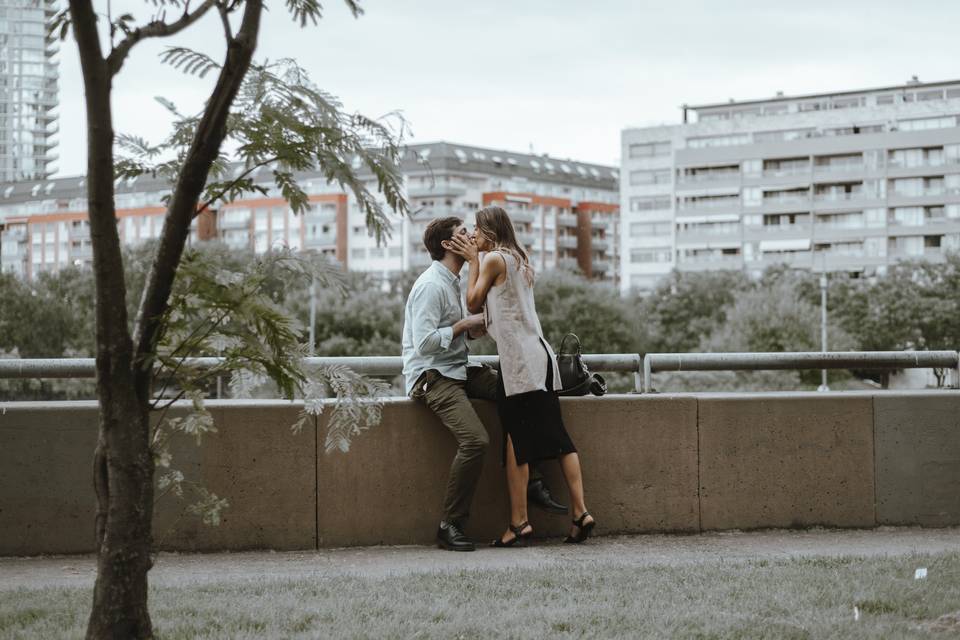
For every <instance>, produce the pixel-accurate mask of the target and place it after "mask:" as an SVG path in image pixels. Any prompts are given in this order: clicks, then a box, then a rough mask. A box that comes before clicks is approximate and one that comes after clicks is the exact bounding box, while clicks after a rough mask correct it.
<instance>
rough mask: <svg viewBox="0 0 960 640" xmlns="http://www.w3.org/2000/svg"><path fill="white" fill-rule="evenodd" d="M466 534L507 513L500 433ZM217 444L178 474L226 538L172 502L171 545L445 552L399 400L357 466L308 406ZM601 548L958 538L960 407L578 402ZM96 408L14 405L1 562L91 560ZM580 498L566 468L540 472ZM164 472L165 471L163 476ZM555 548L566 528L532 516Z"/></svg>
mask: <svg viewBox="0 0 960 640" xmlns="http://www.w3.org/2000/svg"><path fill="white" fill-rule="evenodd" d="M475 406H476V407H477V410H478V412H479V413H480V416H481V418H482V419H483V420H484V422H485V424H487V425H488V430H489V432H490V434H491V449H490V451H489V453H488V456H487V461H486V466H485V468H484V471H483V476H482V478H481V485H480V488H479V490H478V492H477V496H476V499H475V500H474V507H473V514H472V518H471V523H470V526H469V528H468V530H469V532H470V533H471V534H472V535H473V536H475V537H476V538H477V539H479V540H484V539H487V538H493V537H494V536H495V535H496V534H497V533H499V532H500V531H501V530H502V528H503V525H504V524H505V522H506V518H507V502H506V489H505V482H504V479H503V472H502V469H501V467H500V428H499V425H498V423H497V419H496V412H495V411H494V408H493V405H492V404H491V403H487V402H482V401H478V402H476V403H475ZM210 407H211V409H212V412H213V415H214V418H215V421H216V424H217V426H218V433H216V434H212V435H210V436H209V437H206V438H205V440H204V443H203V446H201V447H199V448H198V447H197V446H196V445H195V443H194V441H193V440H192V439H187V438H181V439H180V440H179V441H177V442H175V443H174V445H173V451H174V466H175V467H177V468H179V469H181V470H182V471H183V472H184V474H185V475H186V476H187V478H188V479H191V480H198V481H200V482H201V483H202V484H203V485H204V486H206V487H207V488H208V489H209V490H211V491H213V492H214V493H216V494H218V495H219V496H221V497H225V498H227V499H228V500H229V501H230V505H231V506H230V508H229V509H227V510H226V511H224V513H223V522H222V523H221V525H220V526H219V527H209V526H206V525H203V524H202V523H201V522H200V521H199V519H198V518H197V517H196V516H193V515H192V514H189V513H188V512H187V511H186V509H185V507H184V503H182V502H180V501H178V500H177V499H176V498H174V497H172V496H167V497H166V498H163V499H161V500H159V501H158V503H157V505H156V515H155V538H156V543H157V546H158V547H160V548H165V549H180V550H190V551H199V550H213V549H236V550H239V549H251V548H274V549H312V548H316V547H318V546H319V547H325V546H341V545H360V544H422V543H430V542H431V540H432V536H433V533H434V530H435V527H436V522H437V519H438V514H439V508H440V501H441V497H442V492H443V487H444V483H445V478H446V473H447V469H448V468H449V464H450V460H451V459H452V457H453V453H454V444H453V439H452V438H451V436H450V435H449V434H448V433H447V432H446V431H445V430H444V429H443V427H442V426H441V425H440V424H439V422H438V421H437V420H436V419H435V418H434V416H433V415H432V414H431V413H430V412H429V411H428V410H426V409H425V408H424V407H422V406H420V405H418V404H414V403H412V402H409V401H406V400H397V401H390V402H388V403H387V404H386V406H385V408H384V414H383V423H382V424H381V425H380V426H379V427H376V428H375V429H373V430H371V431H369V432H366V433H364V434H362V435H360V436H358V437H356V438H355V440H354V445H353V447H352V449H351V451H350V452H349V453H348V454H340V453H335V454H330V455H327V454H325V453H324V452H323V434H324V433H325V420H326V416H324V417H321V419H320V421H319V424H317V423H315V422H313V421H311V422H310V424H309V425H308V427H307V428H305V429H304V430H303V431H302V432H301V433H300V434H298V435H293V434H291V433H290V425H291V424H292V423H293V422H294V420H295V418H296V414H297V412H298V411H299V409H300V407H299V406H298V405H295V404H290V403H286V402H264V401H257V402H244V401H231V402H211V403H210ZM561 407H562V410H563V414H564V419H565V422H566V424H567V428H568V430H569V431H570V433H571V435H572V437H573V439H574V442H575V443H576V444H577V446H578V448H579V450H580V453H581V456H582V461H583V472H584V484H585V487H586V495H587V503H588V506H589V507H590V509H591V512H592V513H594V514H595V515H596V517H597V519H598V520H599V522H600V527H599V529H598V531H599V532H600V533H615V532H623V533H627V532H645V531H689V532H695V531H700V530H709V529H732V528H758V527H786V526H811V525H826V526H839V527H870V526H875V525H878V524H923V525H955V524H960V424H958V423H960V394H958V393H956V392H940V393H934V392H917V393H907V392H887V393H882V394H879V393H878V394H871V393H843V394H815V393H793V394H680V395H646V396H608V397H604V398H594V397H587V398H564V399H562V400H561ZM96 423H97V408H96V405H95V403H90V402H64V403H7V404H4V405H0V555H30V554H40V553H79V552H86V551H91V550H92V549H93V509H94V496H93V491H92V488H91V481H90V477H91V459H92V453H93V449H94V445H95V442H96ZM544 471H545V473H546V475H547V478H548V480H549V481H550V483H551V485H552V486H553V487H554V488H555V490H556V492H557V493H558V494H560V495H561V496H562V497H563V498H564V499H566V492H565V491H564V489H563V482H562V479H561V476H560V474H559V471H558V466H557V464H556V463H553V462H549V463H546V464H545V465H544ZM161 472H162V470H161ZM531 515H532V516H533V517H534V520H533V522H534V525H535V526H536V528H537V533H538V534H539V535H549V536H559V535H561V534H562V533H563V532H564V531H565V530H566V528H567V526H568V518H566V517H564V516H555V515H547V514H543V513H542V512H538V511H536V510H533V511H531Z"/></svg>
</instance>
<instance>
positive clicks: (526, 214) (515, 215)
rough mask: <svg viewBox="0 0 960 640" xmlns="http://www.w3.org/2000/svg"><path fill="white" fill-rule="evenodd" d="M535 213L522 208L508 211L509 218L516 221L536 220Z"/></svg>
mask: <svg viewBox="0 0 960 640" xmlns="http://www.w3.org/2000/svg"><path fill="white" fill-rule="evenodd" d="M536 218H537V215H536V214H535V213H534V212H533V211H530V210H524V209H513V210H512V211H510V219H511V220H513V221H514V222H515V223H516V222H527V223H529V222H533V221H534V220H536Z"/></svg>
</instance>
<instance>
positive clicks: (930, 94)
mask: <svg viewBox="0 0 960 640" xmlns="http://www.w3.org/2000/svg"><path fill="white" fill-rule="evenodd" d="M926 100H943V89H934V90H931V91H918V92H917V102H924V101H926Z"/></svg>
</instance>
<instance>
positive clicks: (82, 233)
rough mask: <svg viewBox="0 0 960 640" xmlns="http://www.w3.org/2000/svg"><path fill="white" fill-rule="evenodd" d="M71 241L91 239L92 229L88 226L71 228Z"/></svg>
mask: <svg viewBox="0 0 960 640" xmlns="http://www.w3.org/2000/svg"><path fill="white" fill-rule="evenodd" d="M68 235H69V237H70V239H75V238H76V239H81V238H89V237H90V227H89V226H88V225H85V224H82V225H79V226H76V227H74V226H71V227H70V230H69V233H68Z"/></svg>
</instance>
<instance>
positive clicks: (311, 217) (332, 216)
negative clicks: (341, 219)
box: [303, 207, 337, 224]
mask: <svg viewBox="0 0 960 640" xmlns="http://www.w3.org/2000/svg"><path fill="white" fill-rule="evenodd" d="M336 219H337V212H336V211H335V210H333V209H331V208H327V209H321V208H320V207H317V208H316V209H313V210H311V211H309V212H307V213H306V214H304V216H303V222H304V224H330V223H331V222H333V221H334V220H336Z"/></svg>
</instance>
